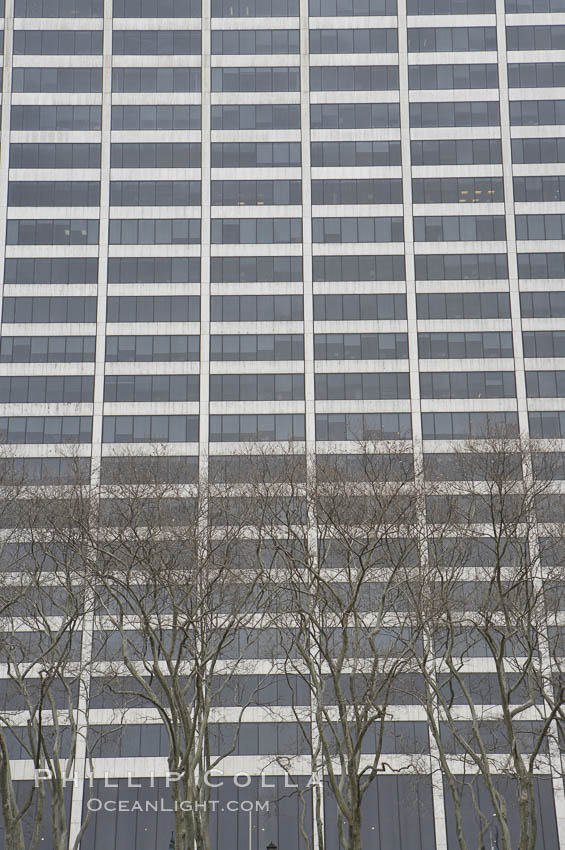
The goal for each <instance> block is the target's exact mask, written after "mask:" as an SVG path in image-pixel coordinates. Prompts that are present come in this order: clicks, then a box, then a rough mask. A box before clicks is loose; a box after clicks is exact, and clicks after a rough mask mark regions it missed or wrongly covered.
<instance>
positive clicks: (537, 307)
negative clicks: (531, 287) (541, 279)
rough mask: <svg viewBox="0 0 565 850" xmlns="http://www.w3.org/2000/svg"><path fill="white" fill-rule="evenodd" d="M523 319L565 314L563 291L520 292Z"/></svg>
mask: <svg viewBox="0 0 565 850" xmlns="http://www.w3.org/2000/svg"><path fill="white" fill-rule="evenodd" d="M520 309H521V311H522V318H523V319H551V318H554V319H556V318H562V317H564V316H565V292H521V293H520Z"/></svg>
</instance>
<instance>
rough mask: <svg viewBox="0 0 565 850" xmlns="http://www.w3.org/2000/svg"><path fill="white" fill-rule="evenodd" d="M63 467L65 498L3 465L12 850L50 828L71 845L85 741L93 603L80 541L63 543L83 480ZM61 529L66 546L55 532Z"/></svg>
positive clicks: (3, 720) (1, 716)
mask: <svg viewBox="0 0 565 850" xmlns="http://www.w3.org/2000/svg"><path fill="white" fill-rule="evenodd" d="M65 463H66V466H67V473H66V480H67V481H70V480H71V479H74V482H75V483H74V484H73V485H72V486H71V487H70V488H68V492H66V493H63V492H62V490H61V488H60V487H58V486H56V485H49V484H48V485H47V486H41V487H36V486H31V485H30V482H29V478H28V475H27V469H26V466H25V464H24V463H22V462H21V461H20V460H19V459H14V458H4V459H3V463H2V471H3V478H2V482H1V485H2V492H3V496H4V500H3V503H2V505H3V510H2V556H1V559H2V571H1V573H0V582H1V588H0V600H1V602H0V662H1V663H2V665H3V669H4V672H5V678H4V697H5V699H4V701H3V705H2V707H1V708H0V800H1V805H2V813H3V820H4V835H5V845H6V848H8V850H24V848H27V849H28V850H34V848H36V847H37V846H38V843H39V840H40V836H41V831H42V830H45V829H47V830H48V831H49V832H50V833H51V834H52V836H53V844H54V847H55V848H56V850H67V848H68V846H69V823H68V802H69V799H68V794H66V793H65V789H66V786H67V784H68V782H69V781H70V779H71V777H72V774H73V770H74V764H75V754H76V748H77V742H78V736H79V735H80V734H81V720H80V716H79V707H78V694H79V689H80V686H81V680H82V676H83V675H84V669H81V663H80V662H81V638H82V628H83V623H84V617H85V613H86V604H87V603H86V596H85V586H86V576H85V561H84V559H83V558H82V557H81V555H82V554H83V551H82V547H81V546H80V545H79V542H78V540H77V539H75V540H74V541H73V545H72V546H71V547H69V546H68V545H66V542H65V540H66V541H68V540H69V538H70V536H71V535H73V534H74V531H73V530H72V527H73V522H72V517H73V515H74V513H75V511H76V507H77V504H79V503H80V501H81V495H80V490H81V484H82V482H81V481H80V480H79V479H80V476H79V475H78V466H77V465H76V464H75V459H73V458H67V459H65ZM75 473H76V475H75ZM77 482H78V483H77ZM61 528H65V529H66V531H65V535H64V538H65V539H63V538H61V537H60V536H59V535H58V530H59V529H61ZM15 754H17V757H19V758H24V759H28V760H30V761H31V762H32V764H33V768H34V773H35V779H34V781H32V782H30V783H29V786H30V787H29V786H27V784H26V783H24V785H26V788H27V787H29V790H26V791H25V793H24V794H23V795H22V794H20V793H18V791H17V789H18V788H20V789H21V787H22V784H21V783H20V784H19V785H17V784H16V783H15V781H14V778H13V775H12V771H11V767H10V758H11V757H12V758H13V757H14V755H15ZM47 800H48V801H49V806H48V807H47V806H46V801H47ZM75 846H76V844H75Z"/></svg>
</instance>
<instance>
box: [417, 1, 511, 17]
mask: <svg viewBox="0 0 565 850" xmlns="http://www.w3.org/2000/svg"><path fill="white" fill-rule="evenodd" d="M495 11H496V4H495V0H409V2H408V6H407V12H408V14H409V15H480V14H494V13H495Z"/></svg>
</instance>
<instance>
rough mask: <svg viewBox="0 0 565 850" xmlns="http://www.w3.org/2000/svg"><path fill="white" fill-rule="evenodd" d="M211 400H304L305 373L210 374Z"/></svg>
mask: <svg viewBox="0 0 565 850" xmlns="http://www.w3.org/2000/svg"><path fill="white" fill-rule="evenodd" d="M210 401H304V375H281V374H276V375H263V374H259V375H253V374H250V375H247V374H245V375H210Z"/></svg>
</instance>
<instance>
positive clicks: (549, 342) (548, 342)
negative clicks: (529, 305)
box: [522, 331, 565, 357]
mask: <svg viewBox="0 0 565 850" xmlns="http://www.w3.org/2000/svg"><path fill="white" fill-rule="evenodd" d="M522 344H523V346H524V357H565V331H522Z"/></svg>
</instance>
